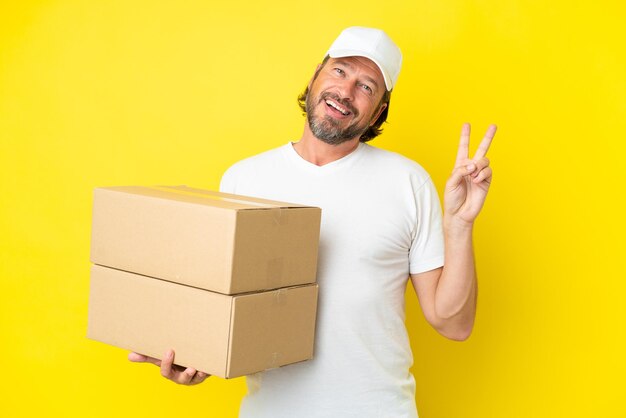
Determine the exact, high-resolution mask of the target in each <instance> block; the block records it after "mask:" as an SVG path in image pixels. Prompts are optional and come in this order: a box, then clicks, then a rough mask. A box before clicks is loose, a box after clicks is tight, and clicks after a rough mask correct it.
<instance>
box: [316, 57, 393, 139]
mask: <svg viewBox="0 0 626 418" xmlns="http://www.w3.org/2000/svg"><path fill="white" fill-rule="evenodd" d="M384 94H385V81H384V79H383V76H382V74H381V72H380V70H379V69H378V66H377V65H376V64H374V62H372V61H371V60H369V59H367V58H364V57H345V58H329V59H328V61H326V62H325V63H324V64H322V66H321V68H318V73H317V76H316V77H314V79H313V80H312V81H311V84H310V85H309V92H308V95H307V97H306V113H307V120H308V123H309V128H310V129H311V132H312V133H313V135H315V137H317V138H318V139H320V140H322V141H324V142H326V143H328V144H331V145H338V144H341V143H343V142H346V141H349V140H352V139H355V138H357V139H358V138H360V136H361V135H362V134H363V133H364V132H365V131H366V130H367V129H368V128H369V127H370V126H371V125H373V124H374V122H376V119H378V116H379V115H380V113H381V112H382V111H383V110H384V109H385V107H386V106H387V104H386V103H381V99H382V98H383V96H384Z"/></svg>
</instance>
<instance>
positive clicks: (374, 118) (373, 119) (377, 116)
mask: <svg viewBox="0 0 626 418" xmlns="http://www.w3.org/2000/svg"><path fill="white" fill-rule="evenodd" d="M386 108H387V103H383V104H382V105H381V106H380V109H378V112H377V113H376V115H375V116H373V117H372V122H371V123H370V125H369V126H372V125H373V124H375V123H376V121H377V120H378V118H379V117H380V114H381V113H383V110H385V109H386Z"/></svg>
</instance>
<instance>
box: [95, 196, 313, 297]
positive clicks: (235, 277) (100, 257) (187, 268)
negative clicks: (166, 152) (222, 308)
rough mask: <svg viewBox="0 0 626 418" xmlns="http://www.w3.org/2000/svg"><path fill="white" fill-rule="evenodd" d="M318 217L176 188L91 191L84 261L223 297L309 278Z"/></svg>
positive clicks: (286, 206) (304, 210) (297, 208)
mask: <svg viewBox="0 0 626 418" xmlns="http://www.w3.org/2000/svg"><path fill="white" fill-rule="evenodd" d="M320 216H321V211H320V209H318V208H311V207H305V206H301V205H294V204H290V203H282V202H273V201H268V200H263V199H255V198H248V197H244V196H238V195H230V194H223V193H218V192H209V191H205V190H198V189H192V188H188V187H183V186H178V187H139V186H128V187H111V188H99V189H96V190H95V192H94V207H93V225H92V241H91V261H92V262H94V263H96V264H100V265H104V266H109V267H114V268H118V269H121V270H125V271H131V272H134V273H138V274H142V275H146V276H151V277H156V278H161V279H165V280H169V281H173V282H177V283H182V284H187V285H190V286H195V287H199V288H203V289H207V290H211V291H215V292H220V293H224V294H237V293H245V292H253V291H260V290H266V289H273V288H279V287H287V286H293V285H300V284H306V283H314V282H315V278H316V277H315V276H316V269H317V251H318V241H319V226H320Z"/></svg>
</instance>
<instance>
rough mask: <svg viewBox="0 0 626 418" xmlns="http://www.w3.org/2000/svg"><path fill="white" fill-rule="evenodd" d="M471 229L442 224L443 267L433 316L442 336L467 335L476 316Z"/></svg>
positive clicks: (446, 222) (447, 222) (462, 224)
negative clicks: (439, 324) (443, 240)
mask: <svg viewBox="0 0 626 418" xmlns="http://www.w3.org/2000/svg"><path fill="white" fill-rule="evenodd" d="M472 230H473V225H471V224H464V223H458V222H454V221H453V220H451V219H445V220H444V239H445V260H446V262H445V265H444V267H443V271H442V273H441V276H440V278H439V281H438V283H437V290H436V293H435V314H436V316H437V317H438V318H439V319H440V320H441V326H442V328H444V329H442V332H444V333H445V332H446V329H447V331H449V332H451V333H454V334H460V335H463V334H467V336H469V333H470V332H471V330H472V327H473V324H474V317H475V314H476V292H477V284H476V268H475V264H474V248H473V244H472Z"/></svg>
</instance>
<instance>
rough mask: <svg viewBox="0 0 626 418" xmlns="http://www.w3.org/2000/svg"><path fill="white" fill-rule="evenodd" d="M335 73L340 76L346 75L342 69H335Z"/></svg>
mask: <svg viewBox="0 0 626 418" xmlns="http://www.w3.org/2000/svg"><path fill="white" fill-rule="evenodd" d="M333 71H335V72H336V73H337V74H339V75H343V74H345V72H344V71H343V70H342V69H341V68H333Z"/></svg>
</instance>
